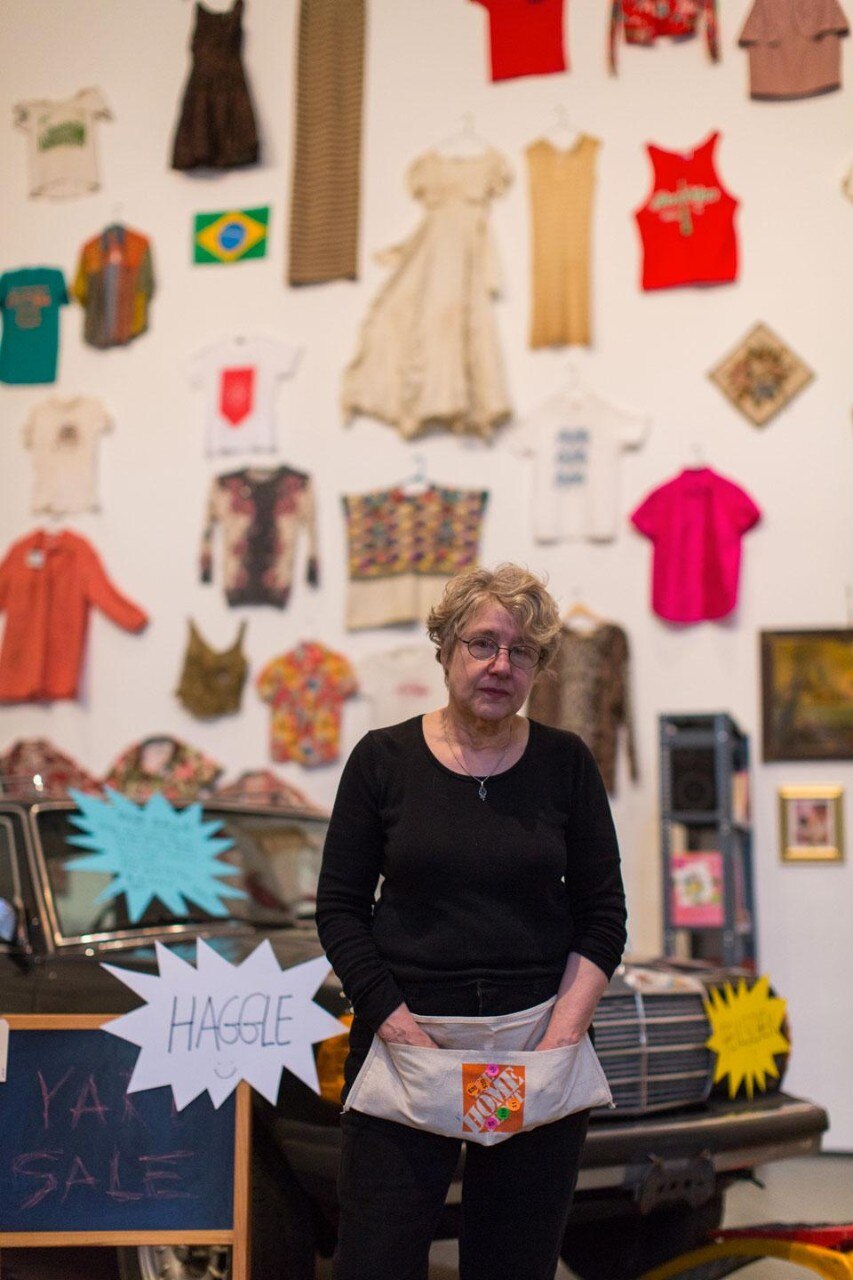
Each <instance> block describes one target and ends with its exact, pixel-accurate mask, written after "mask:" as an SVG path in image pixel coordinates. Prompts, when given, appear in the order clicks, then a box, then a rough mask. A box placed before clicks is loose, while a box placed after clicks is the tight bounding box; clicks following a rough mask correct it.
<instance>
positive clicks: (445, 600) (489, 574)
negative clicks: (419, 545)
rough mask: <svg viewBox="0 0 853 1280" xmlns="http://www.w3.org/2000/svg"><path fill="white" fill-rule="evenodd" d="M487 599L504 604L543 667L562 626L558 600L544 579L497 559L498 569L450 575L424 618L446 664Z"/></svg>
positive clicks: (551, 653)
mask: <svg viewBox="0 0 853 1280" xmlns="http://www.w3.org/2000/svg"><path fill="white" fill-rule="evenodd" d="M489 603H495V604H499V605H501V607H502V608H504V609H506V611H507V613H508V614H509V615H510V617H511V618H512V619H513V620H514V621H515V623H516V624H517V626H518V629H519V631H520V632H521V634H522V636H523V637H524V641H525V643H526V644H531V645H533V647H534V648H536V649H538V650H539V652H540V654H541V657H540V661H539V670H540V671H544V670H545V669H547V667H548V666H549V665H550V664H551V662H552V661H553V659H554V656H555V654H556V652H557V637H558V636H559V634H560V628H561V625H562V624H561V622H560V614H559V611H558V609H557V604H556V601H555V600H554V597H553V596H552V595H551V593H550V592H549V591H548V590H547V588H546V586H545V582H544V580H543V579H542V578H538V577H537V576H536V574H534V573H530V571H529V570H528V569H525V568H523V567H522V566H521V565H518V564H510V563H507V564H499V565H498V566H497V568H496V569H465V570H463V572H462V573H457V574H456V576H455V577H453V578H451V579H450V581H449V582H448V584H447V586H446V587H445V588H444V594H443V596H442V597H441V600H440V601H439V602H438V604H437V605H436V606H435V607H434V608H433V609H431V610H430V613H429V617H428V618H427V633H428V634H429V638H430V640H432V642H433V644H434V645H435V647H436V654H435V656H436V659H437V660H438V661H439V662H441V663H442V665H443V666H446V665H447V662H448V661H449V660H450V656H451V654H452V653H453V650H454V648H455V646H456V643H457V641H458V639H459V636H460V635H461V634H462V631H463V630H464V627H465V623H466V622H467V621H468V619H469V618H470V617H471V615H472V614H473V613H476V611H477V610H478V609H479V608H480V607H481V606H482V605H484V604H489Z"/></svg>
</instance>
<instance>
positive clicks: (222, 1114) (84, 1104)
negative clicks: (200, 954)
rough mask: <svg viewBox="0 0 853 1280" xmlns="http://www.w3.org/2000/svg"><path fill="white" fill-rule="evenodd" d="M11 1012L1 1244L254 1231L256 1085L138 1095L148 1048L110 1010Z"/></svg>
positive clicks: (1, 1149)
mask: <svg viewBox="0 0 853 1280" xmlns="http://www.w3.org/2000/svg"><path fill="white" fill-rule="evenodd" d="M8 1021H9V1024H10V1028H11V1031H10V1035H9V1059H8V1070H7V1073H6V1083H5V1084H0V1245H4V1244H5V1245H12V1244H16V1245H21V1244H33V1245H42V1244H48V1243H49V1244H59V1243H67V1244H72V1243H80V1242H81V1241H82V1240H83V1239H85V1241H86V1243H92V1244H99V1243H103V1244H133V1243H142V1242H145V1243H153V1242H155V1241H157V1242H162V1243H166V1242H169V1241H172V1242H181V1243H185V1244H200V1243H216V1244H229V1243H231V1244H235V1243H236V1242H237V1240H238V1238H239V1236H238V1233H239V1235H242V1236H245V1235H246V1228H247V1216H248V1213H247V1200H248V1169H247V1168H244V1167H243V1166H247V1165H248V1154H249V1152H248V1110H249V1096H248V1086H246V1085H241V1086H240V1087H239V1088H238V1090H237V1093H236V1095H234V1096H232V1097H231V1098H229V1099H228V1100H227V1101H226V1102H224V1103H223V1104H222V1106H221V1107H220V1108H219V1109H218V1110H216V1109H215V1108H214V1107H213V1105H212V1103H211V1102H210V1100H209V1098H208V1097H207V1095H206V1094H203V1095H201V1096H200V1097H198V1098H196V1100H195V1101H194V1102H192V1103H190V1104H189V1106H187V1107H185V1108H184V1109H183V1110H182V1111H178V1110H177V1109H176V1108H175V1106H174V1102H173V1099H172V1091H171V1089H170V1088H160V1089H147V1090H144V1091H142V1092H139V1093H131V1094H128V1093H127V1091H126V1088H127V1083H128V1081H129V1079H130V1075H131V1073H132V1071H133V1066H134V1063H135V1061H136V1057H137V1054H138V1052H139V1051H138V1049H137V1048H136V1047H135V1046H134V1045H131V1044H129V1043H128V1042H127V1041H125V1040H121V1039H119V1038H118V1037H116V1036H111V1035H107V1034H106V1033H105V1032H103V1031H101V1030H100V1029H99V1026H100V1024H101V1023H102V1022H104V1021H106V1019H102V1018H86V1017H76V1018H75V1017H67V1018H61V1017H60V1018H49V1017H44V1018H37V1017H18V1018H10V1019H9V1020H8ZM241 1091H242V1092H241ZM238 1114H239V1122H238ZM238 1133H239V1136H240V1141H239V1142H238ZM235 1171H236V1172H235ZM240 1243H241V1246H242V1245H243V1244H244V1243H245V1241H244V1240H241V1241H240ZM236 1252H241V1253H242V1252H243V1248H242V1247H241V1249H240V1250H235V1254H236ZM234 1261H235V1263H236V1261H237V1259H236V1256H235V1259H234ZM240 1272H241V1268H240V1267H239V1266H236V1265H235V1266H233V1267H232V1275H233V1276H234V1277H235V1280H238V1277H239V1275H240Z"/></svg>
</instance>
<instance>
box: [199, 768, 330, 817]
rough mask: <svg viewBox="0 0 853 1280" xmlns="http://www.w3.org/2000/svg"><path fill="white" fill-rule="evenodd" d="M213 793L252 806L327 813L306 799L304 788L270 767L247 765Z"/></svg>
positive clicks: (324, 815) (217, 796)
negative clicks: (287, 780) (286, 780)
mask: <svg viewBox="0 0 853 1280" xmlns="http://www.w3.org/2000/svg"><path fill="white" fill-rule="evenodd" d="M214 794H215V796H216V799H217V800H232V801H234V802H235V803H237V804H249V805H251V806H252V807H253V808H259V807H263V806H269V807H270V808H273V809H305V810H307V812H308V813H316V814H320V815H322V816H323V817H326V811H325V810H324V809H321V808H320V806H319V805H316V804H315V803H314V801H313V800H309V799H308V797H307V796H306V794H305V792H304V791H301V790H300V789H299V787H295V786H294V785H293V783H292V782H285V780H284V778H280V777H279V776H278V774H277V773H273V771H272V770H271V769H246V770H245V771H244V772H243V773H241V774H240V775H239V776H238V777H237V778H235V779H234V780H233V782H227V783H225V784H224V785H223V786H218V787H217V788H216V790H215V792H214Z"/></svg>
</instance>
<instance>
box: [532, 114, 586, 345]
mask: <svg viewBox="0 0 853 1280" xmlns="http://www.w3.org/2000/svg"><path fill="white" fill-rule="evenodd" d="M600 146H601V143H600V142H599V141H598V139H597V138H592V137H590V136H589V135H588V134H585V133H582V134H580V135H579V137H578V138H577V139H576V140H575V142H574V143H573V145H572V146H570V147H568V148H566V149H565V150H564V149H561V148H559V147H556V146H555V145H554V144H553V143H552V142H549V141H548V139H547V138H539V139H537V141H536V142H532V143H531V144H530V146H529V147H528V148H527V153H526V154H527V166H528V174H529V179H530V205H531V227H532V234H533V244H532V250H533V254H532V274H533V311H532V315H531V321H530V345H531V347H557V346H582V347H588V346H591V343H592V339H591V324H590V305H589V290H590V222H591V219H592V201H593V193H594V189H595V159H596V155H597V153H598V149H599V147H600Z"/></svg>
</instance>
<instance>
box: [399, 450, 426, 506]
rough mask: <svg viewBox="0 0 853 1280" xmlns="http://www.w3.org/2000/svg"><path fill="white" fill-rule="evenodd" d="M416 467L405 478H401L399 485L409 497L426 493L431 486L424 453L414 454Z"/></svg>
mask: <svg viewBox="0 0 853 1280" xmlns="http://www.w3.org/2000/svg"><path fill="white" fill-rule="evenodd" d="M414 464H415V469H414V471H412V472H411V473H410V474H409V475H408V476H406V478H405V479H404V480H401V482H400V484H399V485H398V486H397V487H398V488H399V489H402V491H403V493H405V495H406V497H407V498H415V497H417V496H418V495H419V494H422V493H426V491H427V489H429V487H430V482H429V477H428V475H427V465H426V457H425V456H424V454H422V453H416V454H415V455H414Z"/></svg>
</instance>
